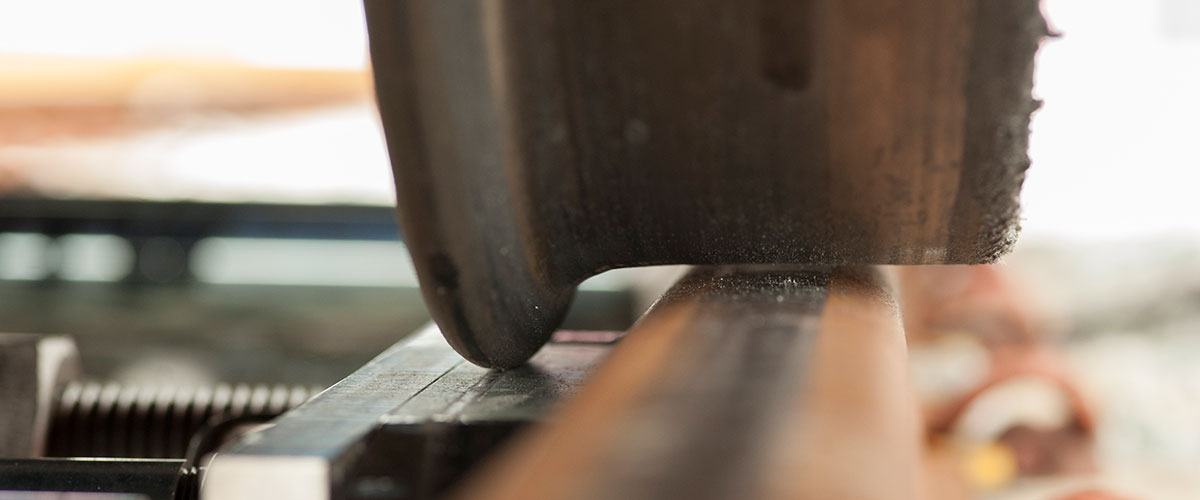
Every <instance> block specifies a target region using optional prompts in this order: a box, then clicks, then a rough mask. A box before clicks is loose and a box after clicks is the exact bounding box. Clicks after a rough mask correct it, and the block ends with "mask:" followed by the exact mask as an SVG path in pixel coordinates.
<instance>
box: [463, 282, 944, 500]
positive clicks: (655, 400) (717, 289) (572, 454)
mask: <svg viewBox="0 0 1200 500" xmlns="http://www.w3.org/2000/svg"><path fill="white" fill-rule="evenodd" d="M905 357H906V349H905V343H904V331H903V328H902V326H901V324H900V317H899V311H898V308H897V305H896V303H895V301H894V299H893V298H892V296H891V292H890V291H889V289H888V287H887V286H886V284H885V283H884V282H883V280H882V279H881V276H880V275H879V274H878V273H877V272H876V270H874V269H871V268H828V267H825V268H821V267H808V268H805V267H797V266H779V265H775V266H761V265H760V266H730V267H715V268H699V269H697V270H696V271H694V272H693V273H691V274H690V275H689V276H688V277H686V278H684V279H683V280H682V281H681V282H680V283H679V284H677V285H676V286H675V287H674V288H673V289H672V290H671V291H670V292H668V294H667V295H666V296H665V297H664V298H663V299H662V300H661V301H660V302H659V303H658V304H656V305H655V306H654V308H653V309H651V310H650V311H649V312H648V313H647V314H646V315H645V316H644V317H643V318H642V319H641V320H640V321H639V323H638V324H637V325H635V326H634V328H633V329H632V330H630V332H629V334H628V335H627V337H626V338H625V339H624V340H623V341H622V342H621V344H620V345H618V346H617V347H616V348H615V349H614V352H613V353H612V354H611V355H610V356H609V357H608V358H607V359H606V360H605V361H604V363H603V364H601V366H600V367H599V368H597V370H596V373H595V374H594V375H593V376H592V377H591V378H590V379H589V381H588V383H587V384H586V385H585V386H584V387H583V388H582V389H581V390H580V392H579V393H578V394H577V395H575V396H573V397H572V399H571V400H570V401H569V402H568V403H567V404H566V405H565V406H564V407H563V408H562V410H561V411H560V412H559V413H557V414H556V415H554V416H553V417H552V420H551V421H550V423H548V424H547V425H544V426H541V427H539V428H537V429H535V430H534V431H532V432H531V433H530V434H529V435H527V436H525V437H523V438H521V441H520V442H518V443H517V444H516V445H515V446H513V447H512V448H509V449H507V450H506V451H505V452H504V454H503V455H501V456H498V457H497V458H496V459H495V461H494V462H493V463H491V464H490V466H489V467H488V468H486V469H485V470H484V471H483V472H482V474H481V475H479V476H476V477H473V478H472V479H471V483H470V484H468V485H467V486H466V487H465V489H462V490H461V491H459V492H458V493H459V496H458V498H464V499H472V500H480V499H487V500H500V499H512V500H516V499H520V500H537V499H546V500H550V499H554V500H567V499H589V500H599V499H623V500H637V499H663V498H688V499H700V500H703V499H713V500H718V499H733V498H737V499H755V498H759V499H776V498H777V499H783V498H822V499H823V498H831V499H832V498H837V499H859V500H872V499H877V500H884V499H887V500H896V499H916V498H923V496H922V494H921V488H922V486H921V473H922V469H921V468H920V465H921V457H922V454H921V445H920V439H921V438H920V432H919V424H918V418H917V407H916V401H915V400H914V399H913V394H912V391H911V390H910V389H909V385H908V381H907V364H906V362H905V359H906V358H905Z"/></svg>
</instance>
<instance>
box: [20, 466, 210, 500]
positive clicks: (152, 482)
mask: <svg viewBox="0 0 1200 500" xmlns="http://www.w3.org/2000/svg"><path fill="white" fill-rule="evenodd" d="M182 466H183V460H130V459H95V458H93V459H66V458H57V459H46V458H44V459H20V460H18V459H0V498H14V499H23V500H25V499H27V500H41V499H47V500H51V499H63V498H81V499H86V500H91V499H93V498H94V499H95V500H190V499H191V498H193V497H192V496H189V491H190V492H192V493H194V490H192V489H191V485H190V484H184V483H189V482H191V481H193V480H194V479H195V477H194V474H192V473H190V472H183V471H182V469H181V467H182ZM17 492H21V493H17ZM33 492H42V493H41V494H38V493H33ZM93 495H94V496H93Z"/></svg>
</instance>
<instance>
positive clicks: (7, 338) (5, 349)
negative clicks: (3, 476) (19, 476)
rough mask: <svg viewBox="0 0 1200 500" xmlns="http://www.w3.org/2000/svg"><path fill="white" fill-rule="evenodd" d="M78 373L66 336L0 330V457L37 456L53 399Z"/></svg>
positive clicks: (43, 444)
mask: <svg viewBox="0 0 1200 500" xmlns="http://www.w3.org/2000/svg"><path fill="white" fill-rule="evenodd" d="M78 376H79V352H78V351H77V350H76V349H75V343H74V342H73V341H71V339H70V338H69V337H62V336H49V335H24V334H0V457H9V458H21V457H36V456H41V455H42V453H43V452H44V451H45V449H46V436H47V431H48V429H49V427H50V420H51V417H52V415H53V414H54V406H53V405H54V399H55V397H56V396H57V395H58V392H59V391H60V390H61V389H62V387H63V386H64V385H66V383H67V382H68V381H71V380H74V379H75V378H76V377H78Z"/></svg>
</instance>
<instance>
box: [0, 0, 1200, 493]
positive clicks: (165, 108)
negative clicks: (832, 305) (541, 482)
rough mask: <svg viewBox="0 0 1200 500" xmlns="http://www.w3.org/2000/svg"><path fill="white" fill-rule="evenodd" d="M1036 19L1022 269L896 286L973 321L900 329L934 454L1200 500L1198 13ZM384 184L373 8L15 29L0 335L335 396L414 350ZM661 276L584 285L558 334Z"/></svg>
mask: <svg viewBox="0 0 1200 500" xmlns="http://www.w3.org/2000/svg"><path fill="white" fill-rule="evenodd" d="M1044 11H1045V13H1046V15H1047V17H1048V18H1049V20H1050V23H1051V26H1052V28H1053V29H1054V30H1056V31H1057V32H1059V33H1060V34H1061V36H1060V37H1058V38H1056V39H1053V40H1049V41H1047V43H1046V44H1045V45H1044V46H1043V48H1042V49H1041V52H1040V54H1039V57H1038V65H1037V73H1036V90H1035V92H1036V95H1037V97H1039V98H1041V99H1042V100H1044V105H1043V107H1042V109H1041V110H1040V111H1038V112H1037V114H1036V115H1035V118H1034V122H1033V137H1032V141H1031V144H1032V146H1031V152H1030V154H1031V157H1032V159H1033V166H1032V168H1031V170H1030V171H1029V174H1028V178H1027V181H1026V183H1025V187H1024V192H1023V206H1024V222H1023V226H1024V227H1023V233H1022V236H1021V240H1020V243H1019V244H1018V247H1017V250H1016V252H1015V253H1014V254H1013V255H1011V256H1009V257H1006V258H1005V259H1004V262H1002V263H1001V264H1000V265H998V266H995V267H994V268H993V269H992V270H989V271H987V272H983V273H980V272H976V271H970V270H963V269H934V270H925V271H910V270H897V275H898V276H899V277H900V280H901V281H902V283H903V288H904V289H906V290H909V289H917V290H918V291H917V292H914V293H918V294H922V293H923V294H926V295H933V296H935V297H936V296H940V297H943V298H944V299H945V301H951V300H950V299H954V300H958V301H959V302H956V303H955V304H957V305H953V306H947V308H941V306H939V305H937V304H934V305H929V306H928V307H927V308H926V309H920V310H915V311H910V310H909V309H908V306H906V311H905V314H906V320H907V321H912V322H915V323H913V324H911V325H910V333H911V334H913V335H914V336H913V337H911V338H910V342H911V346H912V350H913V358H912V359H913V365H914V368H913V370H914V380H915V381H916V384H917V388H918V390H920V391H922V395H923V398H924V399H925V400H927V401H928V402H929V403H928V405H929V408H928V409H927V411H928V412H930V414H931V415H932V414H937V415H942V413H938V412H942V410H943V409H944V408H953V409H952V410H947V411H948V413H945V415H947V416H945V417H944V418H945V419H946V421H945V422H940V423H939V425H942V427H939V428H937V429H931V431H930V432H931V435H935V438H931V439H934V445H933V447H934V448H935V449H936V448H938V447H939V446H943V443H945V442H950V441H953V442H955V443H958V444H955V445H953V446H951V445H945V446H947V447H949V448H954V450H952V451H949V452H947V453H950V454H953V455H954V456H955V457H956V458H954V459H953V461H954V462H955V463H956V464H958V465H956V466H955V467H958V466H959V465H962V466H963V467H965V468H961V467H960V470H965V471H966V472H965V473H964V474H965V476H966V479H965V481H967V482H968V483H970V484H971V487H972V488H974V489H973V491H976V492H979V494H980V495H982V496H983V497H986V498H1043V497H1042V496H1038V495H1044V494H1046V492H1048V491H1052V490H1056V489H1061V488H1069V487H1075V486H1078V485H1079V484H1082V483H1081V482H1089V481H1090V482H1097V483H1098V484H1100V485H1101V487H1104V488H1110V489H1111V490H1112V491H1117V492H1122V493H1123V494H1127V495H1129V497H1130V498H1193V497H1194V496H1195V495H1194V492H1196V491H1200V483H1198V482H1197V478H1196V477H1193V476H1197V474H1194V472H1196V467H1197V466H1196V464H1198V463H1200V363H1198V362H1197V360H1200V195H1197V192H1198V191H1197V190H1198V189H1200V92H1198V91H1197V89H1200V2H1196V1H1194V0H1154V1H1128V0H1125V1H1122V0H1046V1H1045V2H1044ZM391 182H392V179H391V173H390V170H389V164H388V158H387V153H386V150H385V146H384V144H383V139H382V134H381V129H380V125H379V121H378V117H377V114H376V111H375V109H374V101H373V96H372V89H371V79H370V67H369V61H368V57H367V51H366V32H365V28H364V25H363V14H362V8H361V5H360V4H359V3H358V2H357V1H354V0H337V1H330V0H287V1H284V0H255V1H244V0H210V1H207V2H180V1H170V2H164V1H159V0H113V1H108V2H92V1H87V0H42V1H38V2H15V1H14V2H0V331H6V332H30V333H63V334H69V335H72V336H74V337H75V339H76V340H77V342H78V344H79V346H80V350H81V351H82V354H83V361H84V369H85V372H86V373H87V374H88V376H90V377H94V378H97V379H109V380H119V381H123V382H129V383H156V384H208V383H211V382H214V381H226V382H251V383H289V384H308V385H328V384H331V383H333V382H334V381H336V380H338V379H339V378H340V377H342V376H344V375H346V374H348V373H349V372H350V371H352V370H353V369H354V368H356V367H358V366H360V365H361V364H362V363H364V362H365V361H366V360H368V359H370V358H371V357H372V356H373V355H375V354H376V353H378V352H380V351H381V350H383V349H384V348H385V347H387V346H388V345H390V344H392V343H393V342H395V341H396V340H397V339H398V338H400V337H401V336H402V335H404V334H406V333H407V332H410V331H412V330H414V329H415V328H416V327H417V326H418V325H420V324H422V323H423V322H425V321H426V320H427V316H426V314H425V312H424V307H423V305H422V303H421V300H420V294H419V292H418V290H417V284H416V280H415V276H414V274H413V271H412V269H411V267H410V264H409V262H408V258H407V254H406V252H405V248H404V245H403V243H402V241H401V238H400V235H399V234H398V232H397V230H396V228H395V225H394V222H393V216H392V204H393V201H394V200H393V196H394V195H393V189H392V185H391ZM674 272H675V270H672V269H665V270H657V271H655V273H650V274H647V273H643V272H634V273H630V272H624V273H621V272H613V273H606V274H605V275H603V276H600V277H598V278H596V279H593V280H590V281H589V282H588V283H587V284H586V285H585V287H584V289H583V290H582V292H581V293H580V295H579V296H578V297H577V301H576V304H575V306H574V309H573V311H572V313H571V318H570V319H569V321H568V324H567V327H568V328H572V329H623V328H624V327H626V326H627V325H628V324H629V323H630V322H631V321H632V320H633V319H634V318H635V317H636V316H637V314H638V313H639V312H640V309H641V308H642V307H644V306H645V305H646V303H647V301H648V300H650V298H652V297H653V296H654V290H655V284H658V285H659V286H665V285H666V284H667V282H669V276H670V275H672V274H673V273H674ZM922 283H932V285H922ZM922 286H926V287H932V289H933V290H934V291H932V292H931V291H930V290H925V291H920V289H921V287H922ZM951 302H952V301H951ZM964 304H965V305H964ZM914 307H916V306H914ZM947 311H950V312H947ZM964 311H965V312H964ZM981 311H982V312H981ZM964 315H966V316H970V317H969V318H966V319H964V317H965V316H964ZM980 315H982V316H985V317H987V318H991V319H996V318H999V320H998V321H993V322H991V323H987V322H985V321H981V320H979V319H978V318H979V317H980ZM984 323H987V324H986V325H985V324H984ZM997 324H999V325H1001V326H999V327H998V326H996V325H997ZM981 325H982V326H981ZM1014 332H1016V333H1014ZM1012 345H1018V346H1020V347H1021V348H1020V349H1016V350H1015V351H1014V350H1013V349H1008V347H1011V346H1012ZM1031 346H1032V347H1031ZM1011 352H1019V353H1021V354H1017V355H1010V353H1011ZM1030 353H1032V354H1030ZM1013 359H1016V361H1012V360H1013ZM1031 360H1034V361H1031ZM1030 366H1033V368H1028V367H1030ZM1006 373H1016V374H1017V376H1009V375H1004V374H1006ZM939 418H941V417H939ZM933 420H937V418H933V417H931V421H933ZM943 424H944V425H943ZM1055 426H1058V427H1065V428H1067V431H1065V432H1066V434H1068V435H1067V436H1065V437H1064V436H1063V435H1062V434H1061V433H1059V434H1054V435H1051V434H1047V433H1042V434H1037V437H1036V439H1034V441H1037V443H1035V444H1034V445H1029V444H1026V442H1025V441H1028V440H1029V439H1028V437H1027V435H1026V434H1023V431H1022V430H1023V429H1024V430H1028V429H1030V428H1032V429H1034V430H1037V431H1039V432H1040V431H1043V430H1046V429H1047V428H1050V427H1055ZM1014 429H1017V431H1014ZM1056 429H1057V428H1056ZM1079 440H1083V441H1086V442H1085V443H1084V444H1082V445H1080V449H1081V450H1082V451H1080V453H1083V454H1084V455H1086V457H1085V458H1084V459H1078V460H1077V459H1076V458H1073V457H1066V458H1064V457H1060V456H1057V455H1055V456H1054V457H1050V458H1047V457H1046V455H1047V454H1055V453H1058V454H1062V453H1063V451H1062V450H1066V449H1072V446H1066V445H1063V443H1068V442H1069V443H1075V442H1077V441H1079ZM962 443H966V444H962ZM1045 448H1052V450H1047V449H1045ZM1079 461H1083V462H1087V463H1085V464H1083V465H1079V463H1078V462H1079ZM964 464H965V465H964ZM1079 470H1085V471H1086V473H1084V474H1082V475H1080V474H1074V472H1078V471H1079ZM1060 471H1070V472H1072V474H1065V472H1064V473H1063V474H1058V473H1057V472H1060ZM1088 484H1091V483H1088Z"/></svg>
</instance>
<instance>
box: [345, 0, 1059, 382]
mask: <svg viewBox="0 0 1200 500" xmlns="http://www.w3.org/2000/svg"><path fill="white" fill-rule="evenodd" d="M366 13H367V21H368V28H369V33H370V45H371V57H372V63H373V65H374V71H375V82H376V90H377V94H378V101H379V107H380V111H381V115H382V119H383V125H384V130H385V135H386V138H387V142H388V146H389V150H390V153H391V158H392V162H393V171H394V173H395V180H396V187H397V194H398V196H397V198H398V207H399V212H400V218H401V222H402V226H403V231H404V235H405V240H406V242H407V243H408V245H409V248H410V251H411V254H412V257H413V261H414V264H415V266H416V269H417V273H418V276H419V278H420V281H421V284H422V289H423V292H424V294H425V298H426V302H427V304H428V306H429V309H430V311H431V313H432V315H433V317H434V318H435V319H436V320H437V322H438V324H439V325H440V326H441V328H442V331H443V333H444V334H445V335H446V337H447V339H448V340H449V341H450V343H451V344H452V345H453V346H454V348H455V349H456V350H457V351H458V352H459V353H461V354H462V355H463V356H465V357H467V358H468V359H470V360H471V361H473V362H475V363H477V364H480V365H483V366H487V367H497V368H510V367H513V366H516V365H519V364H520V363H522V362H524V361H525V360H526V359H528V358H529V357H530V356H531V355H532V354H533V353H534V352H535V351H536V350H537V349H538V348H539V347H541V345H542V344H543V343H544V342H545V341H546V339H547V338H548V337H549V335H550V334H551V332H553V331H554V330H555V329H556V328H557V327H558V325H559V323H560V321H561V319H562V317H563V315H564V313H565V311H566V309H567V305H568V304H569V302H570V300H571V297H572V294H573V293H574V291H575V287H576V286H577V284H578V283H579V282H580V281H582V280H583V279H585V278H587V277H589V276H591V275H594V274H596V273H599V272H602V271H604V270H607V269H611V268H615V267H629V266H641V265H653V264H701V265H707V264H754V263H824V264H854V263H892V264H924V263H928V264H939V263H976V262H989V261H992V260H994V259H996V258H997V257H998V256H999V255H1001V254H1003V253H1004V252H1006V251H1007V250H1008V249H1009V248H1010V246H1011V245H1012V242H1013V239H1014V238H1015V233H1016V229H1017V221H1018V219H1017V215H1018V207H1017V194H1018V192H1019V189H1020V185H1021V183H1022V181H1023V179H1024V172H1025V169H1026V168H1027V166H1028V158H1027V156H1026V149H1027V141H1028V124H1029V116H1030V113H1031V112H1032V111H1033V110H1034V109H1035V107H1036V103H1035V102H1034V100H1033V99H1032V97H1031V95H1030V88H1031V83H1032V66H1033V56H1034V53H1035V51H1036V49H1037V47H1038V44H1039V42H1040V40H1041V38H1042V37H1043V36H1044V35H1045V34H1046V26H1045V23H1044V21H1043V19H1042V17H1041V14H1040V12H1039V9H1038V3H1037V1H1036V0H1015V1H1004V2H997V1H987V0H968V1H962V0H935V1H929V2H918V3H912V2H902V1H899V0H805V1H785V0H756V1H748V2H729V1H726V0H668V1H656V2H642V1H635V0H614V1H603V2H597V1H590V0H521V1H503V2H500V1H496V2H492V1H486V0H411V1H393V0H366Z"/></svg>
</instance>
